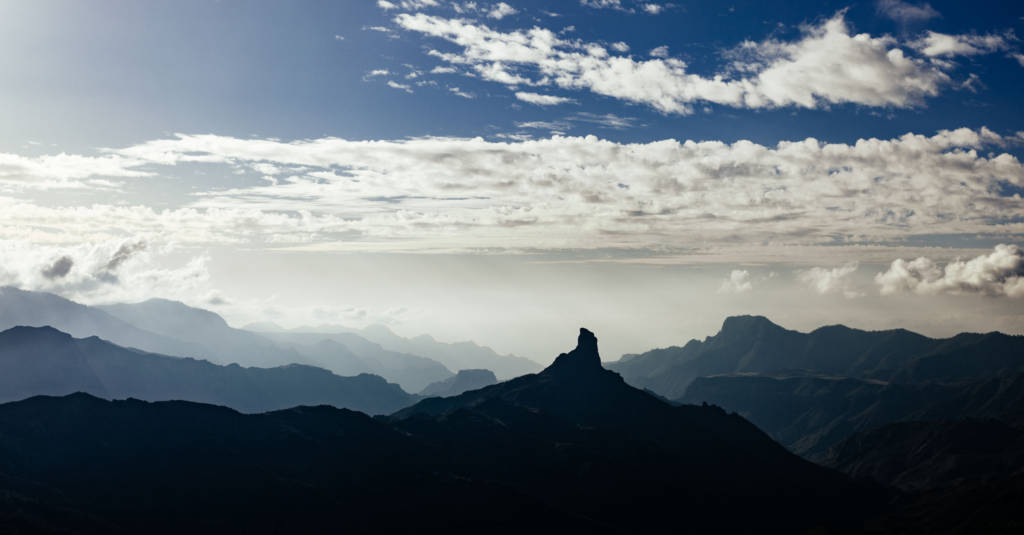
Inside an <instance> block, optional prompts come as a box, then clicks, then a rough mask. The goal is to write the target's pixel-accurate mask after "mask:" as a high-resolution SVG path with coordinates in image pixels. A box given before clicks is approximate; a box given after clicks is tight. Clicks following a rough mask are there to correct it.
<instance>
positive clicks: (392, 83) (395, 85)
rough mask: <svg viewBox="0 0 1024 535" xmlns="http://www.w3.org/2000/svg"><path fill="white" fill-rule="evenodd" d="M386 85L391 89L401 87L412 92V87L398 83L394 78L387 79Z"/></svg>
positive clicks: (407, 91)
mask: <svg viewBox="0 0 1024 535" xmlns="http://www.w3.org/2000/svg"><path fill="white" fill-rule="evenodd" d="M388 87H390V88H393V89H401V90H402V91H405V92H406V93H410V94H411V93H412V87H410V86H409V84H400V83H398V82H396V81H394V80H388Z"/></svg>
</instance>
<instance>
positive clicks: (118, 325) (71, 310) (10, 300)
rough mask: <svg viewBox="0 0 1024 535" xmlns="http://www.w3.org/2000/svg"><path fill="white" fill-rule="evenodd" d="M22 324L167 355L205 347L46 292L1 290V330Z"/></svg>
mask: <svg viewBox="0 0 1024 535" xmlns="http://www.w3.org/2000/svg"><path fill="white" fill-rule="evenodd" d="M19 325H23V326H31V327H45V326H50V327H53V328H55V329H58V330H60V331H63V332H66V333H68V334H71V335H72V336H77V337H80V338H85V337H88V336H99V337H100V338H103V339H104V340H110V341H112V342H114V343H116V344H119V345H122V346H125V347H134V348H138V349H142V350H144V351H152V352H154V353H163V354H167V355H179V356H190V355H196V354H199V353H201V352H202V348H200V347H199V346H197V345H195V344H189V343H186V342H183V341H180V340H174V339H172V338H168V337H166V336H161V335H159V334H156V333H154V332H150V331H146V330H144V329H140V328H138V327H136V326H134V325H131V324H129V323H127V322H124V321H122V320H120V319H118V318H115V317H114V316H111V315H110V314H108V313H106V312H104V311H102V310H98V309H95V308H92V307H87V306H85V305H81V304H78V303H76V302H74V301H69V300H67V299H64V298H63V297H60V296H56V295H53V294H49V293H45V292H27V291H24V290H19V289H17V288H12V287H10V286H6V287H0V330H7V329H10V328H11V327H17V326H19Z"/></svg>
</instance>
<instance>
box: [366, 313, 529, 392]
mask: <svg viewBox="0 0 1024 535" xmlns="http://www.w3.org/2000/svg"><path fill="white" fill-rule="evenodd" d="M356 333H357V334H359V335H360V336H363V337H364V338H366V339H367V340H370V341H372V342H375V343H377V344H380V345H381V347H383V348H385V349H389V350H391V351H398V352H400V353H411V354H413V355H421V356H424V357H427V358H430V359H434V360H436V361H438V362H440V363H441V364H444V365H445V366H446V367H447V368H448V369H450V370H467V369H479V368H485V369H488V370H492V371H493V372H494V375H496V376H497V377H498V378H499V379H502V380H504V379H511V378H513V377H519V376H520V375H525V374H527V373H536V372H538V371H540V369H541V365H540V364H538V363H537V362H534V361H532V360H530V359H528V358H524V357H517V356H515V355H499V354H498V353H496V352H495V351H494V350H493V349H491V348H489V347H485V346H479V345H477V344H475V343H473V342H456V343H445V342H438V341H437V340H434V338H433V337H431V336H430V335H426V334H424V335H420V336H417V337H415V338H403V337H401V336H398V335H397V334H395V333H394V332H392V331H391V329H388V328H387V327H385V326H383V325H371V326H369V327H367V328H365V329H362V330H360V331H356Z"/></svg>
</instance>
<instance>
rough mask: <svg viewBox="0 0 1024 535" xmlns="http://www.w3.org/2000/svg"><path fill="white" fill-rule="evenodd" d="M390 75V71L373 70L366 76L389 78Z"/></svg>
mask: <svg viewBox="0 0 1024 535" xmlns="http://www.w3.org/2000/svg"><path fill="white" fill-rule="evenodd" d="M389 74H391V71H389V70H387V69H373V70H372V71H370V72H368V73H366V76H368V77H372V76H387V75H389Z"/></svg>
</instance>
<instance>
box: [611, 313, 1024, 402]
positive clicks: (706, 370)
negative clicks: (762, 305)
mask: <svg viewBox="0 0 1024 535" xmlns="http://www.w3.org/2000/svg"><path fill="white" fill-rule="evenodd" d="M1021 355H1024V336H1010V335H1006V334H1002V333H998V332H992V333H987V334H975V333H963V334H959V335H956V336H954V337H952V338H945V339H935V338H928V337H926V336H922V335H920V334H916V333H913V332H910V331H907V330H904V329H893V330H888V331H863V330H859V329H852V328H849V327H846V326H843V325H831V326H827V327H821V328H819V329H816V330H814V331H812V332H810V333H801V332H797V331H792V330H788V329H784V328H782V327H780V326H778V325H776V324H774V323H772V322H771V321H770V320H768V319H767V318H764V317H761V316H735V317H730V318H726V320H725V322H724V323H723V324H722V328H721V330H720V331H719V332H718V333H717V334H715V335H714V336H709V337H707V338H705V339H704V340H703V341H699V340H691V341H690V342H688V343H687V344H686V345H684V346H682V347H678V346H675V347H669V348H664V349H655V350H652V351H648V352H646V353H643V354H633V355H624V356H623V357H622V358H621V359H620V360H619V361H617V362H612V363H609V364H608V368H609V369H611V370H614V371H617V372H619V373H620V374H622V376H623V378H625V379H626V381H627V382H628V383H629V384H631V385H633V386H636V387H638V388H646V389H650V390H651V391H653V392H655V393H657V394H659V395H661V396H664V397H666V398H668V399H679V398H681V397H683V396H684V395H685V394H686V389H687V388H688V387H689V386H690V383H692V382H693V381H694V380H696V379H697V378H698V377H709V376H713V375H722V374H761V375H773V376H829V377H852V378H858V379H867V380H879V381H886V382H898V383H918V382H956V381H963V380H968V379H981V378H985V377H993V376H997V375H1001V374H1003V373H1010V372H1022V371H1024V359H1022V358H1021Z"/></svg>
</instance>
